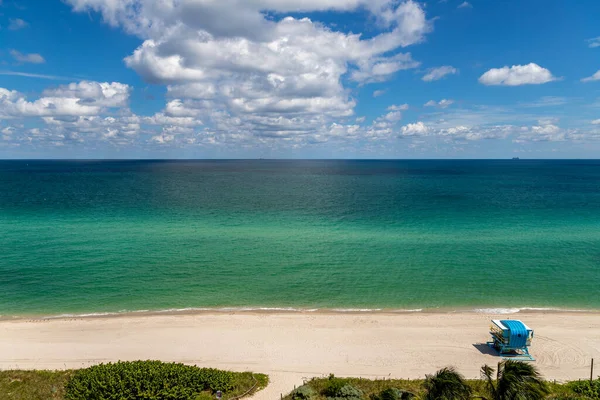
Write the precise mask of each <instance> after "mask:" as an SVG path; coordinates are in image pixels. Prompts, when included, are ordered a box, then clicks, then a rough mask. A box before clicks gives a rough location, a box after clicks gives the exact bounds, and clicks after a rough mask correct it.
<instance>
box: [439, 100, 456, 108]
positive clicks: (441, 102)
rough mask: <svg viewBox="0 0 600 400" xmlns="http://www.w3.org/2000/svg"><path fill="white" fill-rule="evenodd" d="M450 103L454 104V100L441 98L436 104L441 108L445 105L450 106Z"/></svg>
mask: <svg viewBox="0 0 600 400" xmlns="http://www.w3.org/2000/svg"><path fill="white" fill-rule="evenodd" d="M452 104H454V100H451V99H442V100H440V102H439V103H438V106H440V107H441V108H446V107H449V106H451V105H452Z"/></svg>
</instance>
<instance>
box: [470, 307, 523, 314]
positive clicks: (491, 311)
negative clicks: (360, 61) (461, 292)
mask: <svg viewBox="0 0 600 400" xmlns="http://www.w3.org/2000/svg"><path fill="white" fill-rule="evenodd" d="M473 311H475V312H476V313H481V314H516V313H518V312H520V311H521V309H520V308H476V309H475V310H473Z"/></svg>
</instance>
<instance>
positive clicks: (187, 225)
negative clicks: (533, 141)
mask: <svg viewBox="0 0 600 400" xmlns="http://www.w3.org/2000/svg"><path fill="white" fill-rule="evenodd" d="M523 309H533V310H537V309H541V310H573V311H576V310H582V311H585V310H600V160H193V161H191V160H177V161H173V160H129V161H123V160H108V161H90V160H86V161H47V160H43V161H42V160H19V161H0V316H1V317H0V318H3V319H6V318H22V317H57V316H77V315H78V316H90V315H111V314H119V313H134V312H175V311H193V310H226V311H230V310H239V311H257V310H258V311H260V310H266V311H268V310H282V311H290V312H293V311H302V312H319V311H338V312H344V311H346V312H352V311H363V312H369V311H372V312H428V311H441V312H454V311H473V312H505V313H513V312H518V311H520V310H523Z"/></svg>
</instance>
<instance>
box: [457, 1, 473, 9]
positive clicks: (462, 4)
mask: <svg viewBox="0 0 600 400" xmlns="http://www.w3.org/2000/svg"><path fill="white" fill-rule="evenodd" d="M456 8H473V6H472V5H471V3H469V2H466V1H463V2H462V3H460V4H459V5H458V7H456Z"/></svg>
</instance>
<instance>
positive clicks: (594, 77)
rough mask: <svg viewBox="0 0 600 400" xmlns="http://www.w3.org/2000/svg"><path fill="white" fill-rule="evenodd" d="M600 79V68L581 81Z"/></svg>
mask: <svg viewBox="0 0 600 400" xmlns="http://www.w3.org/2000/svg"><path fill="white" fill-rule="evenodd" d="M593 81H600V69H599V70H598V71H596V73H595V74H594V75H592V76H588V77H587V78H583V79H582V80H581V82H593Z"/></svg>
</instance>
